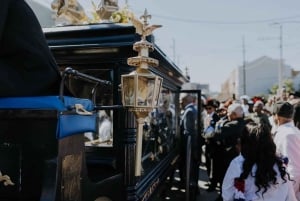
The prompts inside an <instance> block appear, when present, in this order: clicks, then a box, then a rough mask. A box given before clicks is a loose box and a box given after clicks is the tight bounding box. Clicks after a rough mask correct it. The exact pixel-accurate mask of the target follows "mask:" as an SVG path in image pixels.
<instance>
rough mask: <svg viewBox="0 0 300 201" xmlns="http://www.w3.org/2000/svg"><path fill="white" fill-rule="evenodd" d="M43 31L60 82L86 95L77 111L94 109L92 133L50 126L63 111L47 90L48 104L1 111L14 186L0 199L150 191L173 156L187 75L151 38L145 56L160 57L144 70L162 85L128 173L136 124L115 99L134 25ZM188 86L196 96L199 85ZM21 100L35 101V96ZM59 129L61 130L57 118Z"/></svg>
mask: <svg viewBox="0 0 300 201" xmlns="http://www.w3.org/2000/svg"><path fill="white" fill-rule="evenodd" d="M44 33H45V36H46V39H47V41H48V44H49V47H50V49H51V51H52V52H53V55H54V57H55V59H56V61H57V64H58V65H59V68H60V69H61V71H62V72H64V74H63V75H64V85H65V86H67V88H68V90H69V92H70V93H71V94H73V95H74V96H76V97H77V98H80V99H84V100H86V99H87V100H88V103H87V104H86V103H82V104H83V105H88V106H86V107H84V108H79V110H83V112H86V110H89V111H87V114H90V112H91V111H97V112H95V113H94V114H93V115H92V116H93V117H95V118H96V122H97V129H96V131H91V132H86V131H87V130H88V129H87V130H84V129H83V131H84V132H79V134H76V135H74V134H72V135H69V134H66V135H64V134H62V133H60V132H57V128H58V126H57V119H58V118H59V120H60V121H59V122H60V123H61V122H63V121H62V120H61V119H60V118H61V115H62V114H66V115H68V114H69V113H68V112H66V111H65V110H64V109H65V108H62V109H61V108H60V106H59V108H60V109H59V110H58V111H57V108H58V106H57V105H56V104H55V106H53V108H50V109H49V107H48V103H51V104H52V103H53V102H57V100H56V99H55V98H54V99H53V97H52V98H51V97H50V99H49V100H46V105H47V107H45V108H46V109H48V110H47V111H45V110H42V111H40V110H36V109H32V108H25V109H20V108H17V109H14V110H11V109H9V110H5V111H2V113H1V125H2V126H3V127H4V128H5V129H7V130H5V131H4V130H3V129H2V131H1V132H2V133H4V132H5V133H14V135H13V136H14V137H11V136H12V135H2V137H1V150H2V151H1V158H2V161H1V163H2V162H4V163H7V165H4V166H3V165H2V166H1V167H2V168H4V169H1V170H2V171H3V170H7V171H6V173H8V175H9V176H10V178H11V179H12V181H13V182H15V185H14V186H8V187H5V186H1V188H0V192H1V193H0V197H1V200H8V201H12V200H32V201H37V200H41V201H71V200H72V201H106V200H112V201H123V200H126V201H146V200H154V199H155V198H157V197H158V196H159V193H160V191H159V189H160V187H161V186H162V185H163V184H164V182H165V181H166V179H167V178H168V177H169V176H170V175H172V173H173V171H174V169H175V167H176V162H177V160H178V150H177V146H178V137H179V129H180V128H179V124H178V119H179V115H180V108H179V93H180V90H181V86H182V85H183V84H184V83H186V82H188V79H187V78H186V77H185V76H184V75H183V73H182V72H181V70H180V69H179V68H178V67H177V66H176V65H175V64H174V63H173V62H172V61H170V60H169V59H168V57H167V56H166V55H165V54H164V52H163V51H162V50H161V49H159V47H157V46H156V45H155V48H154V51H153V52H151V54H150V57H152V58H155V59H157V60H159V66H158V67H155V68H152V67H150V71H151V72H152V73H154V74H156V75H159V76H160V77H162V78H163V85H162V90H161V94H160V99H159V105H158V107H157V108H155V109H153V111H151V112H150V113H149V116H148V118H145V123H144V126H143V149H142V160H141V161H142V174H141V176H138V177H137V176H135V174H134V169H135V167H134V165H135V151H136V150H135V148H136V130H137V128H136V127H137V126H136V121H135V116H134V115H133V113H132V112H130V111H128V110H127V109H126V108H124V107H123V106H122V101H121V87H120V84H121V75H124V74H128V73H130V72H131V71H133V70H135V69H134V67H132V66H129V65H128V64H127V59H128V58H129V57H133V56H136V52H135V51H133V44H134V43H135V42H137V41H139V40H140V36H139V35H137V34H136V31H135V27H133V26H131V25H129V24H114V23H103V24H95V25H81V26H65V27H55V28H46V29H44ZM148 41H150V42H152V43H154V42H155V41H154V37H153V36H150V37H148ZM192 92H194V93H197V95H198V97H200V92H199V91H192ZM64 93H65V92H64V91H63V87H62V89H61V94H60V95H59V97H58V99H59V100H61V101H64V102H66V100H67V99H66V98H65V97H64ZM89 100H90V101H89ZM10 101H11V100H8V101H6V102H10ZM21 101H22V102H23V101H25V102H26V101H27V102H30V103H31V104H30V105H32V104H33V105H34V104H35V103H36V104H37V105H39V104H40V100H37V101H36V100H31V99H29V100H27V99H26V98H25V99H22V100H21ZM42 101H44V100H43V98H42ZM67 101H68V100H67ZM59 104H60V103H58V105H59ZM90 104H92V105H93V107H92V108H91V107H89V105H90ZM41 106H43V104H42V105H41ZM51 107H52V106H51ZM198 107H199V108H200V106H198ZM67 109H69V108H67ZM72 109H73V108H72ZM75 109H76V110H77V109H78V108H76V107H75ZM87 116H88V115H87ZM87 118H88V117H87ZM85 120H86V118H85V119H82V120H81V119H79V120H76V121H69V124H67V125H68V127H69V128H70V127H71V128H72V129H73V128H74V129H75V128H77V126H78V125H79V124H80V123H78V122H80V121H85ZM16 122H17V124H16ZM70 122H71V123H70ZM199 125H200V124H198V126H199ZM20 127H22V133H21V134H20V133H19V132H20ZM59 128H60V129H61V130H64V129H65V128H63V125H59ZM67 132H68V131H67ZM56 133H59V134H58V135H56ZM24 145H25V146H24ZM12 161H13V162H12ZM5 168H6V169H5ZM188 194H189V193H188Z"/></svg>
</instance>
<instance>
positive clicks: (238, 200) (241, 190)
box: [233, 178, 245, 201]
mask: <svg viewBox="0 0 300 201" xmlns="http://www.w3.org/2000/svg"><path fill="white" fill-rule="evenodd" d="M234 187H235V191H234V199H233V200H234V201H245V180H244V179H240V178H235V179H234Z"/></svg>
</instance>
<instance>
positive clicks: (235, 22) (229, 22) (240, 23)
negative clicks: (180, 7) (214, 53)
mask: <svg viewBox="0 0 300 201" xmlns="http://www.w3.org/2000/svg"><path fill="white" fill-rule="evenodd" d="M152 16H155V17H157V18H161V19H165V20H170V21H176V22H185V23H195V24H215V25H247V24H259V23H268V22H269V23H270V22H274V21H283V20H289V19H296V18H299V17H300V15H295V16H289V17H281V18H270V19H262V20H245V21H219V20H198V19H188V18H177V17H172V16H166V15H157V14H152Z"/></svg>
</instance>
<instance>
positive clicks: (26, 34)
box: [0, 0, 60, 97]
mask: <svg viewBox="0 0 300 201" xmlns="http://www.w3.org/2000/svg"><path fill="white" fill-rule="evenodd" d="M59 83H60V73H59V70H58V68H57V65H56V62H55V60H54V58H53V56H52V54H51V52H50V50H49V47H48V45H47V42H46V39H45V36H44V34H43V31H42V28H41V26H40V24H39V22H38V20H37V18H36V16H35V14H34V13H33V11H32V9H31V8H30V7H29V6H28V4H27V3H26V2H25V1H24V0H1V6H0V97H3V96H36V95H51V94H58V90H59Z"/></svg>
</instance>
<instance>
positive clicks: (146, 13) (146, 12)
mask: <svg viewBox="0 0 300 201" xmlns="http://www.w3.org/2000/svg"><path fill="white" fill-rule="evenodd" d="M151 17H152V16H151V15H150V14H148V11H147V9H145V11H144V14H143V15H142V16H141V17H140V19H141V20H142V19H143V21H144V27H146V26H148V18H149V19H151Z"/></svg>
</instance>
